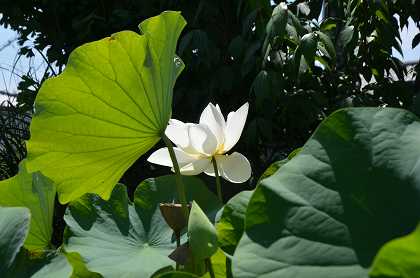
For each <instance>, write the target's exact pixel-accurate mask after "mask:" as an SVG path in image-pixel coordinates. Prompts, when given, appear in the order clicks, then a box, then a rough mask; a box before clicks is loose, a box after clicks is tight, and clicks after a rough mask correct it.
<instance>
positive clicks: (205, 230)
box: [188, 201, 217, 261]
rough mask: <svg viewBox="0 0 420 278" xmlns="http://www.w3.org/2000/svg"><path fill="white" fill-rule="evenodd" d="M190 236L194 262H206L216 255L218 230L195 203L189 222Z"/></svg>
mask: <svg viewBox="0 0 420 278" xmlns="http://www.w3.org/2000/svg"><path fill="white" fill-rule="evenodd" d="M188 236H189V246H190V248H191V251H192V254H193V257H194V260H197V261H199V260H204V259H207V258H210V257H211V256H212V255H213V254H214V253H216V251H217V233H216V229H215V228H214V226H213V224H212V223H211V222H210V220H209V219H208V218H207V216H206V214H205V213H204V212H203V211H202V210H201V208H200V207H199V206H198V205H197V203H196V202H195V201H193V203H192V207H191V212H190V218H189V220H188Z"/></svg>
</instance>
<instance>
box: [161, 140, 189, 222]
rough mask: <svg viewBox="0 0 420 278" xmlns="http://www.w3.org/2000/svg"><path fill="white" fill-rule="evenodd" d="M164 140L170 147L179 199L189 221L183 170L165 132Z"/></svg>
mask: <svg viewBox="0 0 420 278" xmlns="http://www.w3.org/2000/svg"><path fill="white" fill-rule="evenodd" d="M162 139H163V142H165V144H166V146H167V147H168V151H169V155H170V157H171V160H172V165H173V166H174V170H175V183H176V188H177V192H178V199H179V202H180V203H181V206H182V210H183V211H184V216H185V219H186V220H187V221H188V215H189V213H188V208H187V197H186V196H185V186H184V183H183V182H182V177H181V171H180V170H179V164H178V160H177V159H176V155H175V152H174V147H173V146H172V142H171V141H170V140H169V138H168V137H166V135H165V134H163V135H162Z"/></svg>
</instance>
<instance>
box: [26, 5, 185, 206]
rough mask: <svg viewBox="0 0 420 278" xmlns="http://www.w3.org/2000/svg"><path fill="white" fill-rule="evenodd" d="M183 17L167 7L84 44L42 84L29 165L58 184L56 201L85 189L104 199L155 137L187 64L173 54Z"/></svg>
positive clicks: (79, 193) (67, 199)
mask: <svg viewBox="0 0 420 278" xmlns="http://www.w3.org/2000/svg"><path fill="white" fill-rule="evenodd" d="M184 26H185V20H184V19H183V17H182V16H181V15H180V13H178V12H164V13H162V14H161V15H159V16H156V17H153V18H149V19H147V20H146V21H144V22H143V23H141V25H140V28H141V30H142V32H143V33H144V35H138V34H137V33H134V32H131V31H123V32H119V33H116V34H114V35H112V36H111V37H109V38H105V39H102V40H99V41H95V42H92V43H87V44H85V45H83V46H81V47H79V48H77V49H76V50H75V51H73V52H72V53H71V55H70V58H69V62H68V64H67V66H66V69H65V70H64V72H63V73H62V74H60V75H59V76H57V77H55V78H51V79H49V80H47V81H46V82H44V84H43V86H42V88H41V89H40V92H39V94H38V96H37V99H36V104H35V107H36V113H35V116H34V118H33V120H32V124H31V136H32V137H31V139H30V140H29V141H28V150H29V155H28V170H29V171H36V170H40V171H41V172H42V173H43V174H44V175H46V176H48V177H49V178H51V179H52V180H53V181H54V182H55V183H56V184H57V192H58V193H59V200H60V202H61V203H67V202H69V201H72V200H75V199H77V198H78V197H80V196H82V195H83V194H85V193H88V192H90V193H96V194H98V195H100V196H101V197H102V198H104V199H108V198H109V196H110V194H111V192H112V189H113V187H114V185H115V184H116V183H117V182H118V180H119V179H120V177H121V176H122V175H123V173H124V172H125V171H126V170H127V169H128V168H129V167H130V166H131V165H132V163H134V161H135V160H136V159H137V158H138V157H139V156H141V155H142V154H144V153H145V152H146V151H148V150H149V149H150V148H151V147H152V146H153V145H154V144H155V143H156V142H157V141H158V140H159V138H160V134H161V133H162V132H163V131H164V130H165V128H166V125H167V122H168V120H169V118H170V116H171V105H172V89H173V86H174V84H175V80H176V78H177V77H178V75H179V74H180V72H181V71H182V69H183V67H184V65H183V63H182V61H181V60H180V59H179V58H178V57H176V55H175V48H176V43H177V39H178V36H179V34H180V32H181V31H182V29H183V27H184Z"/></svg>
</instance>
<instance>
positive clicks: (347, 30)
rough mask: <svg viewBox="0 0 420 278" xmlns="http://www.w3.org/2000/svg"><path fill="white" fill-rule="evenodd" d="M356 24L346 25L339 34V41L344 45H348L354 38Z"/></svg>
mask: <svg viewBox="0 0 420 278" xmlns="http://www.w3.org/2000/svg"><path fill="white" fill-rule="evenodd" d="M353 33H354V26H346V27H344V29H343V30H341V32H340V34H339V35H338V43H339V44H340V45H342V46H343V47H345V46H347V44H349V43H350V42H351V40H352V39H353Z"/></svg>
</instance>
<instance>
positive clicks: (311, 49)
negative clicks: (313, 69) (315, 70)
mask: <svg viewBox="0 0 420 278" xmlns="http://www.w3.org/2000/svg"><path fill="white" fill-rule="evenodd" d="M317 42H318V39H317V36H316V35H315V33H309V34H306V35H304V36H303V37H302V39H301V40H300V47H301V49H302V54H303V56H304V57H305V60H306V62H307V63H308V65H309V66H312V65H313V64H314V61H315V51H316V46H317Z"/></svg>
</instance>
